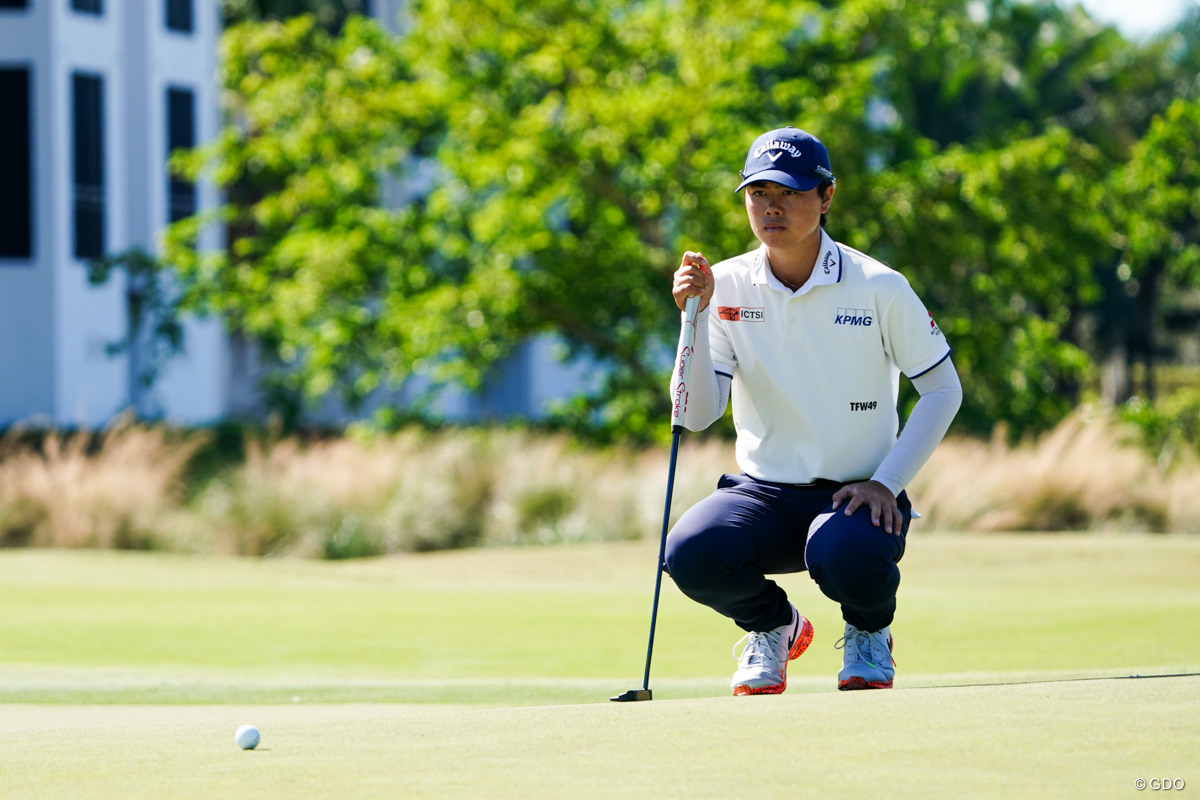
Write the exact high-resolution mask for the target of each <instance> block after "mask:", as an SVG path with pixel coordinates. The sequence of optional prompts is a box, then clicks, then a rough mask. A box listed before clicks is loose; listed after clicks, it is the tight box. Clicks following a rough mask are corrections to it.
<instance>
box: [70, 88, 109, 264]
mask: <svg viewBox="0 0 1200 800" xmlns="http://www.w3.org/2000/svg"><path fill="white" fill-rule="evenodd" d="M71 95H72V106H73V109H74V117H73V120H72V123H73V132H74V142H73V144H72V147H73V149H74V160H73V162H74V163H73V170H72V175H73V178H74V184H75V257H76V258H99V257H100V256H102V255H104V244H105V243H104V79H103V78H102V77H100V76H99V75H89V74H86V73H83V72H76V73H74V74H73V75H72V76H71Z"/></svg>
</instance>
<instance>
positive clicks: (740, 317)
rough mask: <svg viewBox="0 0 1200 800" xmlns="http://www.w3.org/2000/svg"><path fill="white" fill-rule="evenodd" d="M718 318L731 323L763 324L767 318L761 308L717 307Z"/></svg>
mask: <svg viewBox="0 0 1200 800" xmlns="http://www.w3.org/2000/svg"><path fill="white" fill-rule="evenodd" d="M717 316H719V317H720V318H721V319H723V320H728V321H729V322H762V321H763V319H764V318H765V315H764V314H763V310H762V309H761V308H743V307H741V306H717Z"/></svg>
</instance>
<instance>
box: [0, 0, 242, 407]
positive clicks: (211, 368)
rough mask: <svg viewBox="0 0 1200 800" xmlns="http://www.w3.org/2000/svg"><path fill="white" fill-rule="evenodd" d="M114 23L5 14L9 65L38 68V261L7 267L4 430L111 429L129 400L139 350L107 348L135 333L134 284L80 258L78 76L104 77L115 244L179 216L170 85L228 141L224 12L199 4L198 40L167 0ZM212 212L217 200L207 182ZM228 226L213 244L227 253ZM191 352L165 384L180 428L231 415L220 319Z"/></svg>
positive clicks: (2, 266)
mask: <svg viewBox="0 0 1200 800" xmlns="http://www.w3.org/2000/svg"><path fill="white" fill-rule="evenodd" d="M104 5H105V9H104V13H103V15H100V16H95V15H90V14H80V13H77V12H73V11H71V9H70V7H69V3H68V2H67V0H35V2H33V3H32V7H31V8H30V9H27V10H24V11H18V12H0V63H4V64H22V65H30V66H31V67H32V70H33V88H32V96H33V97H32V110H31V114H32V122H31V124H32V140H33V151H34V152H33V173H34V174H33V182H34V254H33V258H32V259H29V260H22V261H18V262H14V261H13V260H11V259H10V260H7V261H3V262H0V426H3V425H8V424H12V423H14V422H20V421H25V420H37V421H39V422H42V423H49V424H54V425H86V426H99V425H103V424H104V423H106V422H107V421H109V420H110V419H111V417H112V416H113V415H114V414H116V413H118V412H119V411H120V410H122V409H123V408H125V407H127V406H129V405H130V402H131V399H132V398H133V397H134V396H135V395H136V391H135V390H134V387H133V386H131V380H130V375H131V372H130V364H129V358H128V357H127V356H124V355H122V356H118V357H112V356H109V355H108V354H107V353H106V352H105V346H106V345H107V344H108V343H110V342H115V341H118V340H120V339H122V338H124V336H125V333H126V318H125V313H126V312H125V282H124V276H123V275H122V274H121V273H119V272H118V273H116V274H114V276H113V277H112V278H111V279H110V281H109V283H108V284H107V285H105V286H102V287H94V286H91V285H89V284H88V282H87V273H86V266H85V263H84V262H83V261H81V260H79V259H76V258H75V257H74V254H73V253H74V224H73V190H72V154H73V145H72V127H73V126H72V95H71V75H72V73H73V72H75V71H86V72H91V73H96V74H99V75H101V76H102V77H103V79H104V126H105V128H104V136H105V148H104V152H105V227H106V230H105V247H106V251H107V252H108V253H110V254H111V253H119V252H122V251H125V250H128V249H129V248H131V247H135V246H136V247H141V248H143V249H146V250H149V251H152V252H154V251H157V250H158V249H159V241H158V238H159V236H160V234H161V232H162V229H163V227H164V226H165V224H166V221H167V211H166V209H167V175H166V149H167V133H166V89H167V86H168V85H179V86H185V87H188V88H190V89H192V90H193V91H194V92H195V93H196V107H197V119H196V122H197V128H198V130H197V140H198V141H201V142H203V141H205V140H208V139H211V138H212V137H213V136H215V135H216V132H217V128H218V123H219V117H218V110H217V97H216V86H215V73H216V57H217V54H216V41H217V36H218V24H219V22H218V12H217V10H216V9H215V7H214V6H213V4H212V3H211V2H210V1H209V0H195V16H194V31H193V32H192V33H191V34H180V33H174V32H170V31H168V30H167V29H166V25H165V20H164V18H163V16H164V13H165V12H164V4H163V2H162V0H110V2H107V3H105V4H104ZM199 201H200V205H201V207H211V206H212V205H214V204H215V202H216V193H215V191H214V189H213V188H212V187H211V186H206V185H201V186H200V187H199ZM219 241H220V232H219V231H211V232H210V233H209V234H208V237H207V241H206V242H205V244H207V245H208V246H216V245H218V244H219ZM185 346H186V352H185V353H184V354H183V355H182V356H181V357H180V358H178V359H177V360H176V361H174V362H172V363H171V364H170V365H169V367H168V369H167V370H166V372H165V373H164V375H163V376H162V378H161V380H160V385H159V386H158V387H157V388H156V392H155V395H156V396H155V398H154V401H155V402H154V405H155V406H157V407H158V408H160V409H161V410H162V411H163V412H164V414H165V417H166V418H167V419H168V420H170V421H172V422H177V423H183V424H187V423H198V422H207V421H212V420H215V419H217V418H219V417H221V416H223V415H224V413H225V410H226V406H227V397H228V394H229V386H228V381H227V379H226V376H227V374H228V372H229V367H228V347H227V344H226V337H225V336H224V334H223V331H222V328H221V326H220V325H219V324H217V323H215V322H214V321H211V320H207V321H196V320H190V321H188V322H187V324H186V345H185Z"/></svg>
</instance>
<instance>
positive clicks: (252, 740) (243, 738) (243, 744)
mask: <svg viewBox="0 0 1200 800" xmlns="http://www.w3.org/2000/svg"><path fill="white" fill-rule="evenodd" d="M261 739H262V734H260V733H259V732H258V728H256V727H254V726H253V725H243V726H242V727H240V728H238V729H237V733H235V734H234V735H233V740H234V741H235V742H237V746H238V747H240V748H242V749H243V750H253V749H254V748H256V747H258V742H259V740H261Z"/></svg>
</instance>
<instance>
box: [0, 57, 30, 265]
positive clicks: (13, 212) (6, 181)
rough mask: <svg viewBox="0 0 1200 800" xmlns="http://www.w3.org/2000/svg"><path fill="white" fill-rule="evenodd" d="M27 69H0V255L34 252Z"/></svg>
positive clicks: (19, 255) (26, 255)
mask: <svg viewBox="0 0 1200 800" xmlns="http://www.w3.org/2000/svg"><path fill="white" fill-rule="evenodd" d="M29 99H30V98H29V70H28V69H24V68H19V69H11V68H6V69H0V117H2V118H3V119H4V124H3V125H0V153H3V155H4V157H3V158H0V258H29V257H30V256H32V255H33V163H32V155H33V154H32V149H31V142H32V137H31V136H30V132H29V126H30V122H31V120H32V116H33V115H32V114H31V113H30V106H29Z"/></svg>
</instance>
